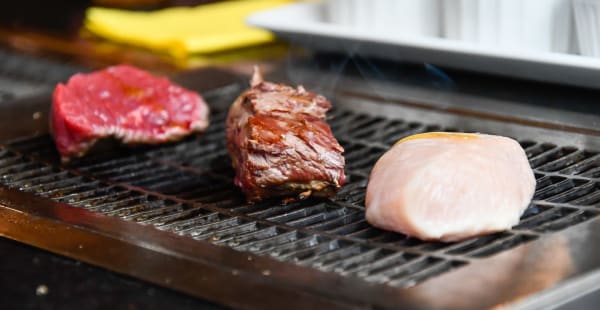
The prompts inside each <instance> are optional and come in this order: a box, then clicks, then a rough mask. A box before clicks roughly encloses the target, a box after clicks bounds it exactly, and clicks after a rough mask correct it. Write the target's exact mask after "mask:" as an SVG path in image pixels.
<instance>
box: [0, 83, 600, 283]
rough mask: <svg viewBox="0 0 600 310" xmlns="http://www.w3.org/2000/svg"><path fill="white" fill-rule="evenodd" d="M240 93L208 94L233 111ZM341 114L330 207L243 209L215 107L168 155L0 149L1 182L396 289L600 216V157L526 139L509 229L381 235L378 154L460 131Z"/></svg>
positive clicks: (44, 142) (38, 141) (45, 142)
mask: <svg viewBox="0 0 600 310" xmlns="http://www.w3.org/2000/svg"><path fill="white" fill-rule="evenodd" d="M238 93H239V90H237V91H235V90H234V91H231V92H229V93H227V94H223V93H219V94H218V95H211V94H206V98H207V100H208V101H209V102H211V103H213V105H214V106H222V107H226V106H228V105H229V103H230V102H232V101H233V99H234V98H235V96H236V95H237V94H238ZM337 106H338V107H337V108H336V109H335V110H333V111H332V112H331V113H330V115H331V117H332V118H331V120H330V121H329V123H330V125H331V127H332V129H333V131H334V134H335V135H336V137H337V138H338V139H339V141H340V143H341V144H342V145H343V146H344V148H345V149H346V152H345V157H346V162H347V174H348V182H347V184H346V185H344V186H343V188H342V189H341V190H340V192H339V193H338V195H337V196H336V197H335V198H333V199H330V200H320V199H308V200H305V201H300V202H293V203H289V204H281V203H279V202H277V201H267V202H262V203H258V204H254V205H250V204H247V203H245V200H244V197H243V196H242V195H241V193H240V192H239V191H238V189H237V188H236V187H235V186H234V185H233V182H232V179H233V171H232V169H231V168H230V160H229V158H228V155H227V153H226V149H225V144H224V142H225V128H224V125H225V122H224V120H225V116H226V113H225V111H224V110H223V109H221V110H218V109H214V110H215V111H214V113H213V115H212V120H211V125H210V127H209V129H208V130H207V132H206V133H205V134H203V135H200V136H196V137H191V138H188V139H185V140H183V141H181V142H178V143H173V144H169V145H164V146H161V147H150V148H137V149H115V150H114V151H113V152H109V153H106V152H103V153H102V154H92V155H90V156H89V157H86V158H83V159H80V160H77V161H75V162H73V163H71V164H70V165H69V166H61V165H60V163H59V159H58V155H57V153H56V151H55V148H54V145H53V142H52V139H51V138H50V137H49V136H47V135H43V136H35V137H27V138H21V139H17V140H11V141H6V142H5V143H2V144H0V184H3V185H4V186H8V187H11V188H16V189H19V190H21V191H24V192H29V193H32V194H35V195H37V196H41V197H44V198H47V199H51V200H54V201H57V202H62V203H66V204H69V205H72V206H76V207H80V208H85V209H88V210H91V211H94V212H99V213H102V214H105V215H109V216H115V217H119V218H121V219H123V220H126V221H134V222H137V223H139V224H140V225H152V226H154V227H155V228H156V229H160V230H164V231H169V232H172V233H175V234H178V235H181V237H182V238H193V239H196V240H198V241H205V242H211V243H214V244H218V245H222V246H225V247H229V248H233V249H235V250H238V251H243V252H251V253H255V254H258V255H263V256H270V257H272V258H273V259H276V260H280V261H284V262H289V263H292V264H298V265H303V266H308V267H312V268H316V269H319V270H321V271H325V272H335V273H338V274H341V275H344V276H352V277H358V278H362V279H364V280H366V281H369V282H374V283H385V284H388V285H391V286H397V287H408V286H413V285H415V284H417V283H419V282H420V281H423V280H424V279H426V278H428V277H432V276H435V275H439V274H441V273H444V272H446V271H448V270H451V269H453V268H457V267H460V266H463V265H466V264H469V262H471V261H473V260H477V259H480V258H483V257H488V256H490V255H494V254H496V253H499V252H502V251H504V250H506V249H509V248H512V247H514V246H516V245H519V244H522V243H524V242H528V241H531V240H534V239H536V238H538V237H539V236H541V235H543V234H547V233H551V232H555V231H558V230H561V229H564V228H567V227H570V226H573V225H575V224H578V223H581V222H584V221H586V220H588V219H590V218H593V217H596V216H597V215H598V214H599V212H600V211H599V209H598V207H597V206H598V205H599V202H600V190H599V189H600V186H599V183H598V181H597V177H598V176H599V175H600V155H599V154H598V152H596V151H592V150H581V149H578V148H575V147H568V146H561V145H554V144H551V143H544V142H541V141H529V140H526V141H523V140H520V143H521V145H522V146H523V147H524V148H525V150H526V152H527V155H528V157H529V161H530V163H531V165H532V167H533V168H534V171H535V174H536V177H537V181H538V187H537V191H536V194H535V198H534V200H533V202H532V203H531V205H530V206H529V208H528V209H527V210H526V212H525V213H524V215H523V216H522V218H521V222H520V223H519V225H517V226H516V227H514V228H513V229H511V230H509V231H506V232H502V233H496V234H492V235H487V236H482V237H479V238H475V239H471V240H467V241H462V242H456V243H440V242H424V241H421V240H418V239H415V238H409V237H407V236H405V235H402V234H398V233H392V232H386V231H382V230H379V229H376V228H373V227H371V226H370V225H369V224H368V223H367V222H366V221H365V219H364V200H365V188H366V184H367V178H368V175H369V172H370V169H371V167H372V166H373V164H374V163H375V161H376V160H377V159H378V158H379V156H381V154H382V153H383V152H385V151H386V150H387V149H388V148H389V147H390V146H391V145H392V144H393V143H394V142H395V141H397V140H398V139H401V138H402V137H405V136H407V135H411V134H416V133H421V132H426V131H432V130H450V131H454V130H457V129H455V128H445V127H444V126H443V124H439V125H434V124H425V123H421V122H415V121H411V120H403V119H388V118H381V117H375V116H371V115H368V114H362V113H357V112H353V111H350V110H347V109H345V108H343V107H344V105H343V104H338V105H337ZM458 130H459V129H458ZM516 138H517V139H518V138H519V137H516Z"/></svg>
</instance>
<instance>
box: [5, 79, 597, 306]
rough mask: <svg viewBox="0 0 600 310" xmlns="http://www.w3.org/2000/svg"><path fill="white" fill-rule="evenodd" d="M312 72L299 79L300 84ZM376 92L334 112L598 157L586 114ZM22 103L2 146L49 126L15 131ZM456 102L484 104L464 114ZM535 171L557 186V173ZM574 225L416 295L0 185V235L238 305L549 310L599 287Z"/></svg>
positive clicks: (468, 260)
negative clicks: (576, 116) (544, 308)
mask: <svg viewBox="0 0 600 310" xmlns="http://www.w3.org/2000/svg"><path fill="white" fill-rule="evenodd" d="M199 74H200V73H199ZM311 74H313V75H311ZM314 74H315V73H307V75H306V79H307V81H308V78H309V77H311V76H314ZM186 79H191V78H190V77H189V76H188V77H186ZM230 81H231V80H230ZM217 84H218V83H217ZM217 84H215V86H219V85H217ZM222 85H230V84H228V83H225V82H224V83H223V84H221V86H222ZM376 85H377V89H378V90H377V92H375V93H374V92H373V90H372V86H373V85H372V84H371V85H365V84H364V83H362V82H361V81H360V80H357V79H353V78H351V77H349V78H344V79H343V80H342V81H341V82H340V83H339V86H338V87H337V88H336V89H335V90H333V91H332V92H333V94H332V98H333V100H334V103H337V104H340V105H344V108H348V109H351V110H352V111H354V112H355V113H358V114H360V113H366V114H368V115H372V116H373V115H374V116H382V117H385V118H386V119H394V118H398V119H404V120H410V121H419V122H421V123H422V124H424V125H428V124H431V125H432V126H433V125H437V124H443V126H444V127H445V128H451V127H453V128H459V129H460V130H466V131H484V132H490V133H498V134H503V135H511V136H518V137H519V138H520V139H522V140H523V139H525V140H527V139H531V140H533V141H538V142H551V143H553V144H556V145H558V146H569V145H571V146H575V147H577V148H582V149H590V150H599V149H600V136H599V135H598V133H597V132H596V130H595V129H594V128H593V126H590V124H593V123H594V122H595V121H596V119H595V118H594V117H593V116H589V115H588V116H587V118H585V119H586V121H585V122H584V123H582V124H573V123H570V121H569V119H568V117H573V115H570V116H569V114H564V115H565V116H568V117H567V119H566V120H565V119H560V117H559V116H561V115H562V114H561V113H554V114H553V115H554V116H552V115H547V116H545V115H544V113H543V111H542V110H537V112H538V113H537V114H536V113H534V112H536V110H529V111H530V112H532V113H533V114H535V115H533V116H529V115H527V113H526V112H527V111H525V110H527V109H526V108H524V109H523V110H520V111H519V113H518V114H517V115H515V114H514V113H512V112H507V111H508V110H506V107H505V106H503V105H502V102H499V101H494V100H489V99H487V100H486V99H485V98H476V97H472V96H461V95H459V94H452V95H449V97H447V98H450V99H451V100H450V99H448V100H445V99H444V97H445V96H446V94H442V93H440V94H435V95H432V93H431V90H428V89H421V88H419V87H403V86H396V87H394V86H393V85H386V84H385V83H377V84H376ZM366 86H368V87H366ZM226 87H230V88H231V86H226ZM232 89H233V91H237V90H236V89H235V87H233V88H232ZM384 91H385V92H387V93H385V92H384ZM404 95H407V96H408V97H407V98H405V97H404ZM432 96H433V97H432ZM382 98H383V99H382ZM26 102H27V104H28V105H25V104H24V103H22V104H21V105H20V109H16V110H13V111H15V112H12V113H11V114H10V116H8V115H9V114H7V113H1V112H0V128H1V130H0V132H1V133H2V135H3V137H2V138H7V137H15V136H22V135H25V134H28V133H35V132H36V131H37V132H43V131H44V128H45V125H46V124H45V122H44V121H39V119H42V120H44V119H45V118H38V119H36V120H35V122H33V124H31V123H28V122H30V121H28V122H25V121H23V122H15V119H24V120H25V119H27V117H31V112H32V111H44V109H47V106H48V101H47V99H44V98H43V96H41V97H39V98H38V99H37V100H27V101H26ZM464 102H467V103H473V102H482V104H481V105H475V106H471V105H468V104H464ZM515 106H519V105H518V104H515ZM484 108H485V109H484ZM0 109H1V107H0ZM4 111H7V110H4ZM36 122H37V123H36ZM19 123H22V125H19ZM35 124H37V125H35ZM422 128H426V126H425V127H422ZM342 129H343V128H342ZM539 173H547V174H549V175H550V177H563V176H560V175H559V174H558V173H552V172H546V171H540V172H539ZM595 180H596V178H591V177H588V178H587V179H585V181H586V182H595ZM590 184H591V183H590ZM131 189H135V188H134V186H131ZM595 206H596V205H595V204H594V205H591V206H584V207H582V209H581V210H583V212H584V213H577V214H587V213H589V214H590V217H593V216H596V215H597V214H598V212H597V210H595V208H596V207H595ZM211 208H213V209H211V210H217V211H219V209H218V208H214V207H211ZM585 212H587V213H585ZM226 214H227V215H230V213H226ZM582 221H585V222H584V223H580V224H577V225H575V226H572V227H569V228H566V229H563V228H564V227H562V226H560V227H559V229H558V230H560V231H559V232H556V233H550V232H546V231H544V230H540V231H539V232H538V231H536V230H535V229H534V230H532V231H531V232H529V231H527V230H526V229H525V231H524V232H522V233H523V234H524V235H525V236H529V235H531V236H532V238H535V240H533V241H530V242H525V243H522V244H520V245H517V246H516V247H512V246H514V245H515V244H510V245H509V246H511V247H512V248H510V249H508V250H504V251H502V252H500V253H499V254H494V255H491V256H485V255H484V256H483V257H470V256H468V255H465V256H460V260H459V261H458V263H459V264H457V265H451V267H452V268H451V270H450V271H446V270H444V271H443V272H441V273H439V274H438V275H436V276H434V277H431V278H429V279H427V280H425V281H423V282H421V281H418V282H417V283H415V284H416V285H412V286H411V285H403V286H393V285H386V284H385V283H377V282H368V281H364V280H363V279H360V278H359V277H352V276H344V275H342V274H340V273H335V272H323V271H319V270H318V269H315V268H312V267H308V266H299V265H296V264H290V263H288V262H282V261H277V260H274V259H271V258H269V257H268V256H260V255H255V254H251V253H247V252H240V251H235V250H232V249H230V248H228V247H226V246H216V245H213V244H210V243H209V242H199V241H197V240H193V239H191V238H186V237H183V236H180V235H177V234H173V233H171V232H168V231H164V230H159V229H156V228H154V227H153V226H151V225H142V224H140V223H135V222H129V221H123V220H121V219H120V218H118V217H112V216H106V215H102V214H99V213H97V212H90V211H88V210H85V209H83V208H75V207H71V206H69V205H67V204H66V203H64V202H63V203H57V202H52V201H50V200H48V199H43V198H39V197H34V196H33V195H31V194H26V193H23V192H22V191H19V190H16V189H11V188H7V187H5V186H2V187H0V235H2V236H6V237H9V238H12V239H15V240H19V241H22V242H26V243H29V244H32V245H35V246H38V247H40V248H44V249H48V250H50V251H53V252H57V253H60V254H63V255H67V256H70V257H74V258H77V259H81V260H83V261H86V262H90V263H92V264H96V265H99V266H103V267H105V268H108V269H111V270H115V271H117V272H121V273H126V274H129V275H132V276H135V277H138V278H141V279H145V280H148V281H152V282H154V283H158V284H161V285H164V286H167V287H171V288H175V289H178V290H182V291H184V292H187V293H189V294H193V295H195V296H200V297H204V298H207V299H210V300H213V301H217V302H220V303H224V304H228V305H231V306H235V307H254V308H281V307H289V308H307V307H328V308H338V307H340V308H354V307H359V308H364V307H370V306H379V307H386V308H397V307H399V306H402V307H403V308H414V309H436V308H444V309H471V308H472V309H480V308H491V307H496V306H509V305H510V306H514V307H517V308H519V307H520V308H537V307H538V306H540V305H552V304H554V303H555V302H558V301H565V300H567V297H565V296H564V295H565V294H566V295H568V296H569V297H573V296H574V295H578V294H585V293H586V292H589V291H590V290H593V289H595V287H594V286H595V283H600V281H594V280H595V279H596V277H597V273H595V272H594V271H595V270H596V269H597V268H598V267H599V266H600V248H599V247H597V246H596V245H597V244H598V240H597V239H598V238H600V237H598V236H600V235H599V234H598V230H599V229H600V220H598V218H597V217H596V218H593V219H591V220H590V219H589V218H588V217H584V218H582ZM576 223H578V222H576ZM282 228H283V226H282ZM550 231H553V230H550ZM528 240H529V239H527V240H524V241H528ZM490 242H491V241H490ZM428 246H431V245H428V244H425V245H422V247H423V250H418V251H424V252H426V251H427V250H424V249H426V248H427V247H428ZM437 246H439V245H437ZM456 246H457V247H459V246H460V245H456ZM434 252H435V255H437V256H439V257H441V258H448V261H449V262H453V261H454V260H455V257H454V256H452V255H450V254H444V253H445V250H443V248H442V250H440V251H437V252H436V251H434ZM442 267H444V268H446V267H445V266H442ZM417 275H418V271H417ZM417 279H418V278H417ZM590 279H591V280H590ZM577 280H579V281H577ZM554 290H556V291H554ZM561 294H562V295H561ZM290 300H293V301H294V302H293V303H291V302H290Z"/></svg>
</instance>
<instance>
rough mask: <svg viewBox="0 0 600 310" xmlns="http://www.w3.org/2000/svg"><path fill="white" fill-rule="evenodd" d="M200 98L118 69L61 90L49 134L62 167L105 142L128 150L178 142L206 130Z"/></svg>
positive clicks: (78, 80) (86, 76)
mask: <svg viewBox="0 0 600 310" xmlns="http://www.w3.org/2000/svg"><path fill="white" fill-rule="evenodd" d="M208 115H209V109H208V106H207V105H206V103H205V102H204V100H203V99H202V97H201V96H200V95H199V94H197V93H195V92H193V91H190V90H187V89H184V88H182V87H180V86H178V85H175V84H173V83H172V82H171V81H169V80H168V79H166V78H162V77H157V76H154V75H152V74H150V73H148V72H146V71H143V70H141V69H138V68H135V67H132V66H129V65H118V66H113V67H109V68H106V69H104V70H99V71H95V72H92V73H89V74H76V75H74V76H72V77H71V78H70V79H69V81H68V82H67V84H66V85H65V84H62V83H61V84H58V85H57V86H56V88H55V90H54V95H53V101H52V119H51V121H52V123H51V127H52V128H51V130H52V133H53V135H54V140H55V142H56V147H57V149H58V152H59V153H60V155H61V157H62V159H63V161H66V160H68V159H69V158H72V157H80V156H83V155H84V154H85V153H86V152H87V151H88V150H89V149H90V148H91V147H92V146H93V145H94V144H95V143H96V142H97V141H98V139H102V138H109V137H112V138H115V139H117V140H119V141H121V142H123V143H125V144H141V143H148V144H156V143H162V142H167V141H173V140H177V139H180V138H182V137H184V136H186V135H189V134H190V133H192V132H196V131H202V130H204V129H206V127H207V126H208Z"/></svg>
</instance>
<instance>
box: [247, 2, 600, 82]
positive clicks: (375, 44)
mask: <svg viewBox="0 0 600 310" xmlns="http://www.w3.org/2000/svg"><path fill="white" fill-rule="evenodd" d="M247 22H248V23H249V24H250V25H252V26H255V27H259V28H264V29H267V30H270V31H273V32H274V33H275V34H276V35H277V36H278V37H280V38H282V39H284V40H287V41H289V42H291V43H294V44H299V45H303V46H307V47H312V48H317V49H320V50H325V51H337V52H343V53H348V55H354V54H359V55H365V56H376V57H382V58H386V59H392V60H400V61H407V62H418V63H422V62H424V63H430V64H433V65H439V66H445V67H449V68H458V69H466V70H471V71H478V72H485V73H492V74H498V75H504V76H511V77H518V78H525V79H531V80H537V81H545V82H555V83H561V84H569V85H576V86H584V87H591V88H600V59H596V58H591V57H584V56H578V55H570V54H560V53H549V52H548V53H544V52H536V51H523V50H508V49H493V48H489V47H484V46H480V45H478V44H474V43H468V42H461V41H457V40H448V39H442V38H436V37H424V36H417V35H410V34H406V33H401V31H398V33H397V34H395V33H393V32H388V33H374V32H368V31H364V30H360V29H355V28H352V27H348V26H342V25H337V24H333V23H329V22H327V19H326V12H325V4H323V3H321V2H300V3H294V4H290V5H286V6H283V7H279V8H276V9H272V10H268V11H263V12H259V13H256V14H253V15H251V16H250V17H249V18H248V20H247Z"/></svg>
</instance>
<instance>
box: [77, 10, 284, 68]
mask: <svg viewBox="0 0 600 310" xmlns="http://www.w3.org/2000/svg"><path fill="white" fill-rule="evenodd" d="M289 2H292V0H245V1H244V0H238V1H225V2H219V3H214V4H207V5H200V6H197V7H191V8H190V7H177V8H168V9H163V10H158V11H152V12H134V11H125V10H118V9H107V8H98V7H93V8H90V9H88V11H87V12H86V19H85V27H86V28H87V29H88V30H90V31H91V32H93V33H95V34H97V35H99V36H102V37H105V38H107V39H110V40H114V41H118V42H122V43H127V44H131V45H137V46H141V47H146V48H150V49H154V50H158V51H164V52H167V53H169V54H171V55H172V56H174V57H176V58H182V57H186V56H187V55H189V54H192V53H214V52H219V51H223V50H228V49H233V48H239V47H245V46H249V45H254V44H261V43H266V42H270V41H272V40H273V39H274V37H273V35H272V34H271V33H270V32H268V31H265V30H260V29H255V28H250V27H248V26H246V25H245V18H246V17H247V16H248V15H250V14H252V13H254V12H257V11H260V10H264V9H269V8H272V7H275V6H279V5H282V4H286V3H289Z"/></svg>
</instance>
